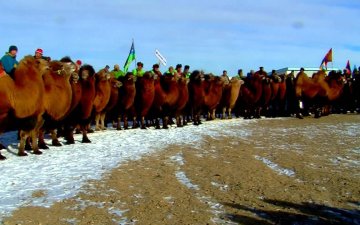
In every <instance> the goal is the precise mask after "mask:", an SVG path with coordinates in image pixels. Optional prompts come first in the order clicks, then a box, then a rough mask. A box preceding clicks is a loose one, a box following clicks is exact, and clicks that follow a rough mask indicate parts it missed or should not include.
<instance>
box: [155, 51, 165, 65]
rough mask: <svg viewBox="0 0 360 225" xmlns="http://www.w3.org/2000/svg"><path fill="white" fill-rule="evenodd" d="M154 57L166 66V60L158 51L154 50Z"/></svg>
mask: <svg viewBox="0 0 360 225" xmlns="http://www.w3.org/2000/svg"><path fill="white" fill-rule="evenodd" d="M155 56H156V57H157V58H158V59H159V61H160V63H161V64H162V65H164V66H166V59H165V57H164V56H162V55H161V54H160V52H159V50H157V49H156V50H155Z"/></svg>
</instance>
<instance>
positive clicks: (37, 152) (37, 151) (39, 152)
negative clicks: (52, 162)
mask: <svg viewBox="0 0 360 225" xmlns="http://www.w3.org/2000/svg"><path fill="white" fill-rule="evenodd" d="M33 154H35V155H41V154H42V151H40V150H36V151H33Z"/></svg>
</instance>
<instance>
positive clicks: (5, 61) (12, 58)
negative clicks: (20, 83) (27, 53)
mask: <svg viewBox="0 0 360 225" xmlns="http://www.w3.org/2000/svg"><path fill="white" fill-rule="evenodd" d="M17 52H18V48H17V47H16V46H15V45H11V46H10V47H9V52H6V53H5V55H4V56H3V57H2V58H1V64H2V66H3V68H4V70H5V72H6V73H7V74H9V75H10V76H11V77H13V75H14V71H15V69H16V67H17V65H18V64H19V62H18V61H17V60H16V54H17Z"/></svg>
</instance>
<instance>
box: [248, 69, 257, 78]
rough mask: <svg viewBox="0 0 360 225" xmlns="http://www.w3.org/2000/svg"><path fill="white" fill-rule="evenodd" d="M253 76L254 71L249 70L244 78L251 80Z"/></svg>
mask: <svg viewBox="0 0 360 225" xmlns="http://www.w3.org/2000/svg"><path fill="white" fill-rule="evenodd" d="M254 74H255V71H254V70H250V72H249V73H247V75H246V77H247V78H251V77H252V76H253V75H254Z"/></svg>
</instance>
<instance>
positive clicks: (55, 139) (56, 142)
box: [50, 129, 61, 146]
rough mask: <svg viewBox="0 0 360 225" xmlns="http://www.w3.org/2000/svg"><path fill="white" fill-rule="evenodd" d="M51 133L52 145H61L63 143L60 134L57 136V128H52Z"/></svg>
mask: <svg viewBox="0 0 360 225" xmlns="http://www.w3.org/2000/svg"><path fill="white" fill-rule="evenodd" d="M50 133H51V140H52V145H53V146H61V143H60V142H59V140H58V136H57V132H56V130H55V129H52V130H51V131H50Z"/></svg>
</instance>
